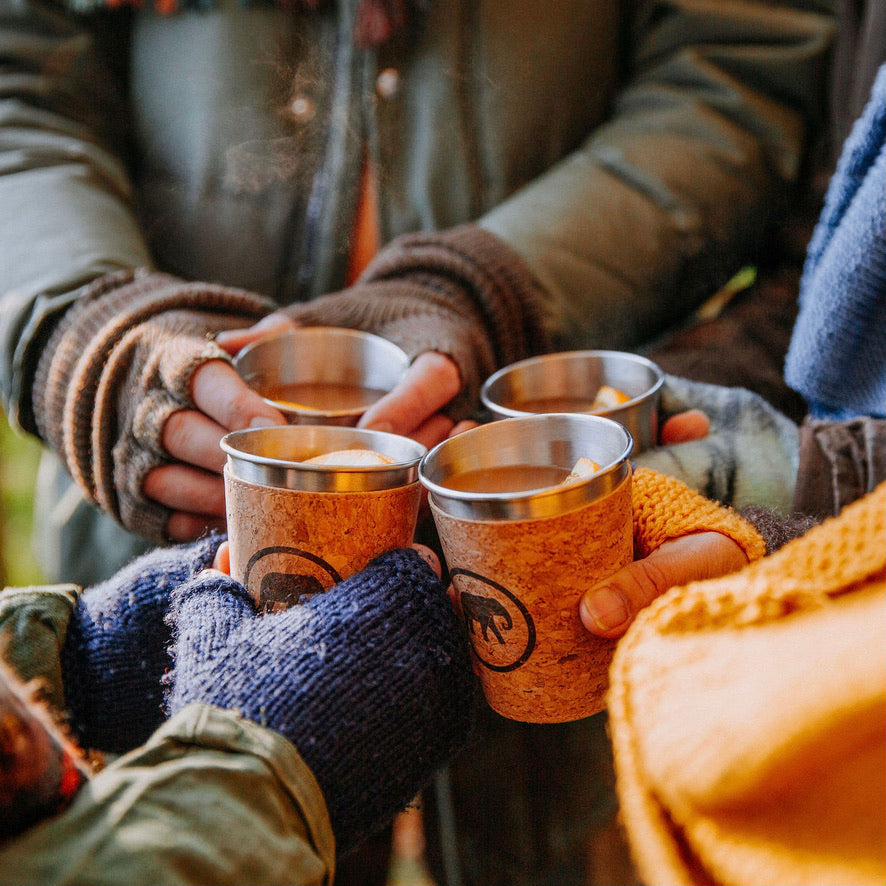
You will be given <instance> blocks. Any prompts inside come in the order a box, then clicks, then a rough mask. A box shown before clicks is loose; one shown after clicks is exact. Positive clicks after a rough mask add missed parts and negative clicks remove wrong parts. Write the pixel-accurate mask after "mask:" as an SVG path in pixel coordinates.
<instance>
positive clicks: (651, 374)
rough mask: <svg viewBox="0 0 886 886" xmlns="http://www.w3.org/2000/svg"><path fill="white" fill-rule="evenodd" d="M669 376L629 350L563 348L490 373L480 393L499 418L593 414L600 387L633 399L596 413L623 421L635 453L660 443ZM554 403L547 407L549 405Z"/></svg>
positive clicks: (490, 409)
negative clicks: (660, 418) (663, 396)
mask: <svg viewBox="0 0 886 886" xmlns="http://www.w3.org/2000/svg"><path fill="white" fill-rule="evenodd" d="M663 382H664V374H663V373H662V371H661V369H659V367H658V366H656V365H655V363H653V362H652V361H651V360H647V359H646V358H645V357H641V356H639V355H638V354H630V353H627V352H625V351H563V352H561V353H556V354H545V355H542V356H540V357H530V358H529V359H527V360H521V361H519V362H517V363H512V364H510V365H509V366H505V367H504V368H502V369H500V370H498V372H496V373H494V374H493V375H491V376H490V377H489V378H488V379H487V380H486V382H485V383H484V385H483V387H482V389H481V392H480V397H481V399H482V401H483V404H484V405H485V406H486V408H487V409H488V410H489V411H490V412H491V413H492V415H493V416H494V417H495V418H515V417H517V416H523V415H530V414H533V413H540V412H578V413H584V412H589V407H590V404H591V402H592V401H593V399H594V396H595V395H596V393H597V391H598V390H599V388H600V387H601V385H611V386H612V387H613V388H616V389H618V390H619V391H622V392H624V393H625V394H627V395H628V396H629V397H630V400H628V401H627V402H626V403H623V404H621V405H620V406H616V407H614V408H611V409H602V410H595V411H594V413H593V414H594V415H602V416H605V417H606V418H611V419H613V420H615V421H617V422H619V423H620V424H622V425H624V426H625V427H626V428H627V429H628V431H629V432H630V433H631V436H632V437H633V439H634V451H635V453H636V452H642V451H643V450H644V449H649V448H651V447H653V446H656V445H657V443H658V409H659V401H660V395H661V386H662V384H663ZM546 403H547V404H551V407H550V408H547V407H546V406H545V404H546Z"/></svg>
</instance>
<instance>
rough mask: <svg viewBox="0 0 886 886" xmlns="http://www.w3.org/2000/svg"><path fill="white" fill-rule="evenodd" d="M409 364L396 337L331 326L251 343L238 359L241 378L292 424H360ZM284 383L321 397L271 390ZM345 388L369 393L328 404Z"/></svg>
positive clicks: (279, 335) (236, 363)
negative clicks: (291, 396) (305, 400)
mask: <svg viewBox="0 0 886 886" xmlns="http://www.w3.org/2000/svg"><path fill="white" fill-rule="evenodd" d="M408 366H409V358H408V356H407V355H406V353H405V352H404V351H403V350H401V349H400V348H399V347H397V345H395V344H394V343H393V342H389V341H388V340H387V339H384V338H381V337H380V336H378V335H372V334H371V333H368V332H361V331H359V330H356V329H341V328H338V327H333V326H305V327H302V328H300V329H294V330H291V331H288V332H284V333H281V334H278V335H271V336H268V337H267V338H263V339H260V340H259V341H256V342H253V343H252V344H251V345H247V346H246V347H245V348H243V350H242V351H240V353H239V354H237V356H236V357H235V358H234V367H235V368H236V370H237V372H238V373H239V374H240V377H241V378H242V379H243V380H244V381H245V382H246V383H247V384H248V385H249V386H250V387H251V388H253V389H254V390H256V391H258V392H259V393H260V394H262V396H263V397H264V399H265V401H266V402H268V403H270V404H271V405H272V406H274V407H276V408H277V409H279V410H280V411H281V412H282V413H283V414H284V415H285V416H286V418H287V420H288V421H289V422H290V424H307V425H345V426H353V425H356V424H357V422H358V421H359V420H360V416H361V415H363V413H364V412H365V411H366V409H367V407H368V405H369V401H371V399H373V398H374V399H378V398H379V397H381V396H382V395H383V394H385V393H387V392H388V391H390V390H391V389H392V388H393V387H394V386H395V385H396V384H397V382H398V381H400V379H401V378H402V376H403V373H404V372H405V371H406V369H407V368H408ZM284 385H296V386H305V385H309V386H312V387H314V388H315V392H314V393H315V396H316V397H319V398H320V400H319V401H318V402H315V403H312V404H299V403H298V402H293V401H286V400H285V399H281V398H280V397H279V396H274V395H271V396H268V392H270V391H272V390H273V389H279V388H280V387H281V386H284ZM324 390H325V391H326V392H327V395H328V397H329V398H332V397H336V396H338V397H340V396H341V393H342V391H343V390H344V391H347V390H350V391H352V392H353V393H357V392H362V393H365V395H366V396H365V397H363V396H362V393H361V397H360V398H359V399H360V400H361V401H362V402H358V403H355V404H354V405H346V406H341V405H335V404H333V403H332V402H331V401H330V400H327V401H326V402H325V403H324V402H322V400H323V391H324Z"/></svg>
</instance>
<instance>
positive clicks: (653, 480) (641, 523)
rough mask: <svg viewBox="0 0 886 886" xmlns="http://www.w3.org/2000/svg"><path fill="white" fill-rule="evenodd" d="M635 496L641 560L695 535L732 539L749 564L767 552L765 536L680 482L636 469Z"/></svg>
mask: <svg viewBox="0 0 886 886" xmlns="http://www.w3.org/2000/svg"><path fill="white" fill-rule="evenodd" d="M632 497H633V509H634V547H635V549H636V552H637V556H638V557H647V556H649V554H651V553H652V552H653V551H655V550H657V549H658V548H660V547H661V546H662V545H663V544H664V543H665V542H666V541H668V540H669V539H672V538H681V537H683V536H684V535H691V534H693V533H695V532H719V533H720V534H721V535H725V536H727V537H728V538H731V539H732V540H733V541H734V542H735V543H736V544H738V545H740V546H741V548H742V550H743V551H744V552H745V554H746V555H747V558H748V560H749V561H750V562H753V561H754V560H759V559H760V557H762V556H763V555H764V554H765V553H766V545H765V543H764V541H763V538H762V536H761V535H760V533H759V532H757V530H756V529H755V528H754V527H753V526H752V525H751V524H750V523H749V522H748V521H747V520H745V519H744V518H742V517H741V516H739V514H737V513H736V512H735V511H733V510H732V509H731V508H727V507H725V506H724V505H721V504H718V503H717V502H714V501H711V500H710V499H707V498H705V497H704V496H703V495H699V494H698V493H697V492H694V491H693V490H691V489H690V488H689V487H688V486H687V485H686V484H685V483H683V482H682V481H681V480H677V479H675V478H673V477H667V476H665V475H664V474H659V473H658V472H657V471H653V470H651V469H650V468H637V470H636V471H635V472H634V479H633V492H632Z"/></svg>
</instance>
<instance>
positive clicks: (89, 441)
mask: <svg viewBox="0 0 886 886" xmlns="http://www.w3.org/2000/svg"><path fill="white" fill-rule="evenodd" d="M270 309H271V305H270V304H269V303H268V302H266V301H265V300H264V299H262V298H261V297H260V296H257V295H254V294H253V293H250V292H245V291H242V290H238V289H231V288H228V287H224V286H216V285H211V284H205V283H186V282H185V281H183V280H180V279H178V278H176V277H171V276H169V275H166V274H158V273H152V272H150V271H146V270H143V271H121V272H116V273H113V274H107V275H105V276H104V277H101V278H100V279H98V280H97V281H95V282H93V283H92V284H90V285H88V286H87V287H85V288H84V290H83V293H82V295H81V296H80V298H79V299H78V300H77V302H76V303H75V304H74V306H73V307H71V308H70V309H69V310H68V312H67V313H66V314H65V316H64V317H63V318H62V320H61V322H60V323H59V324H58V326H57V327H56V329H55V330H54V332H53V334H52V336H51V337H50V339H49V342H48V344H47V347H46V350H45V351H44V353H43V355H42V356H41V358H40V361H39V363H38V366H37V372H36V375H35V379H34V386H33V402H34V417H35V422H36V425H37V428H38V430H39V433H40V436H41V437H42V438H43V440H44V441H45V442H46V443H47V445H48V446H50V447H51V448H52V449H53V450H54V451H55V452H56V453H58V454H59V455H60V456H61V458H62V459H63V460H64V462H65V464H66V465H67V468H68V470H69V471H70V473H71V476H72V477H73V478H74V480H75V481H76V482H77V484H78V485H79V486H80V488H81V489H82V490H83V492H84V493H85V494H86V495H87V496H88V497H89V499H90V500H91V501H94V502H95V503H96V504H98V505H99V506H100V507H102V508H103V509H104V510H106V511H107V512H108V513H110V514H111V515H112V516H113V517H114V518H115V519H117V520H118V521H119V522H120V523H121V524H122V525H123V526H125V527H126V528H127V529H129V530H131V531H133V532H136V533H138V534H139V535H141V536H144V537H145V538H149V539H151V540H153V541H162V540H164V539H165V528H166V523H167V520H168V518H169V511H168V510H167V509H166V508H163V507H161V506H160V505H158V504H156V503H154V502H151V501H149V500H148V499H146V498H145V496H144V495H143V493H142V483H143V481H144V477H145V475H146V474H147V473H148V471H149V470H150V469H151V468H153V467H155V466H157V465H159V464H162V463H164V461H166V460H167V456H166V454H165V452H164V450H163V445H162V434H163V426H164V424H165V423H166V420H167V419H168V418H169V416H170V415H172V413H174V412H177V411H178V410H180V409H186V408H189V407H192V406H193V401H192V399H191V391H190V385H191V379H192V377H193V374H194V372H195V371H196V369H197V368H198V367H199V366H201V365H202V364H203V363H206V362H207V361H209V360H226V361H229V359H230V358H229V357H228V355H227V354H226V353H225V352H224V351H222V350H221V348H219V347H218V346H217V345H216V344H215V343H214V342H213V341H211V340H210V339H209V338H208V335H209V334H210V333H214V332H218V331H219V330H222V329H234V328H239V327H243V326H249V325H252V324H253V323H255V322H256V321H257V320H258V319H260V318H261V317H263V316H264V315H265V314H267V313H268V312H269V311H270Z"/></svg>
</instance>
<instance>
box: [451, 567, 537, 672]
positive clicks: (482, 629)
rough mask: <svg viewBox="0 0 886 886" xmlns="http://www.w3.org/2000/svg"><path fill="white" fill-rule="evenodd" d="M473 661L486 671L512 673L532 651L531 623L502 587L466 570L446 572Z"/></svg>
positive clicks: (507, 591) (525, 613) (512, 596)
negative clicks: (450, 582)
mask: <svg viewBox="0 0 886 886" xmlns="http://www.w3.org/2000/svg"><path fill="white" fill-rule="evenodd" d="M450 576H451V578H452V584H453V586H454V587H455V589H456V591H458V599H459V603H460V605H461V612H462V616H463V617H464V620H465V624H466V625H467V628H468V636H469V637H470V639H471V648H472V650H473V652H474V658H475V659H476V661H477V662H478V663H479V664H481V665H482V666H483V667H485V668H488V669H489V670H490V671H499V672H502V671H513V670H515V669H516V668H519V667H520V666H521V665H522V664H524V662H526V660H527V659H528V658H529V656H530V655H532V652H533V650H534V649H535V622H534V621H533V619H532V616H531V615H530V614H529V610H528V609H527V608H526V607H525V606H524V605H523V603H522V601H521V600H520V599H519V598H518V597H517V596H516V595H515V594H513V593H512V592H511V591H509V590H508V589H507V588H506V587H504V585H502V584H500V583H499V582H497V581H493V580H492V579H491V578H486V577H485V576H483V575H480V574H479V573H477V572H472V571H471V570H470V569H463V568H461V567H456V568H454V569H452V570H451V571H450Z"/></svg>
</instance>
